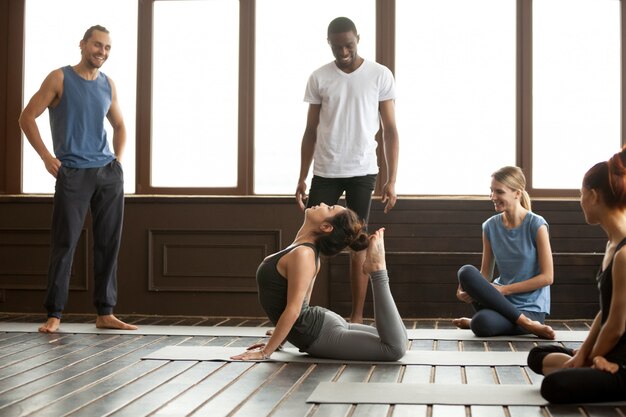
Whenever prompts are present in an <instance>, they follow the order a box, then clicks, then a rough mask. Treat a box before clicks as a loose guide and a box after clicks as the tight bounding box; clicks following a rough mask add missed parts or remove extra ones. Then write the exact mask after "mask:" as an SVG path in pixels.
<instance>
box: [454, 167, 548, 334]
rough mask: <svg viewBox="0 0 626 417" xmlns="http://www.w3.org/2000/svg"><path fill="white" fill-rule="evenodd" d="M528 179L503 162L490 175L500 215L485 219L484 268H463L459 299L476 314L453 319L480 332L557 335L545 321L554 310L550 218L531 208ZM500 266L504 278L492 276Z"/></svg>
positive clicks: (465, 327) (466, 266) (476, 332)
mask: <svg viewBox="0 0 626 417" xmlns="http://www.w3.org/2000/svg"><path fill="white" fill-rule="evenodd" d="M525 188H526V178H525V177H524V173H523V172H522V170H521V169H520V168H518V167H511V166H507V167H503V168H501V169H499V170H498V171H496V172H495V173H493V174H492V176H491V194H490V198H491V201H492V202H493V205H494V208H495V210H496V212H497V213H498V214H496V215H494V216H492V217H491V218H489V219H487V221H485V222H484V223H483V226H482V229H483V256H482V262H481V266H480V270H478V269H477V268H476V267H474V266H472V265H465V266H463V267H461V269H459V272H458V279H459V286H458V289H457V293H456V295H457V298H458V299H459V300H461V301H464V302H466V303H471V304H472V306H473V307H474V310H475V313H474V315H473V316H472V318H471V319H470V318H467V317H462V318H458V319H455V320H453V324H455V325H456V326H457V327H460V328H464V329H472V331H473V332H474V333H475V334H476V335H477V336H483V337H484V336H498V335H515V334H525V333H532V334H535V335H537V336H539V337H542V338H545V339H554V331H553V330H552V328H551V327H550V326H547V325H545V324H543V323H544V320H545V317H546V315H547V314H549V313H550V285H551V284H552V281H553V275H554V273H553V264H552V250H551V248H550V238H549V236H548V223H547V222H546V221H545V220H544V219H543V217H541V216H539V215H537V214H535V213H533V212H532V211H531V204H530V197H529V196H528V193H527V192H526V190H525ZM496 265H497V267H498V272H499V274H500V276H499V277H497V278H496V279H494V280H493V281H492V279H493V273H494V267H495V266H496Z"/></svg>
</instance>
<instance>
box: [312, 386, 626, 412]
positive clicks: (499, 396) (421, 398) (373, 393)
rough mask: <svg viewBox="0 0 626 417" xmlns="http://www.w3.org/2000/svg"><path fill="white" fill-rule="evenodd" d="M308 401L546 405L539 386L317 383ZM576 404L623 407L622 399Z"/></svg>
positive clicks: (624, 402) (334, 402)
mask: <svg viewBox="0 0 626 417" xmlns="http://www.w3.org/2000/svg"><path fill="white" fill-rule="evenodd" d="M307 402H308V403H317V404H325V403H329V404H330V403H333V404H443V405H502V406H507V405H535V406H546V405H548V402H547V401H546V400H544V399H543V397H541V394H540V392H539V385H526V384H520V385H513V384H507V385H499V384H471V385H469V384H410V383H407V384H403V383H385V382H321V383H320V384H318V386H317V387H316V388H315V390H314V391H313V392H312V393H311V395H310V396H309V398H308V399H307ZM576 405H593V406H612V407H619V406H621V407H623V406H625V405H626V401H612V402H605V403H593V404H585V403H578V404H576Z"/></svg>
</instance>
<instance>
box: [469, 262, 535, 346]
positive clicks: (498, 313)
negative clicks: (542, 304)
mask: <svg viewBox="0 0 626 417" xmlns="http://www.w3.org/2000/svg"><path fill="white" fill-rule="evenodd" d="M458 278H459V284H460V285H461V288H462V289H463V291H465V292H466V293H468V294H469V296H470V297H472V299H473V300H474V302H473V303H472V306H473V307H474V310H475V311H476V313H475V314H474V316H472V322H471V324H470V328H471V329H472V331H473V332H474V334H475V335H476V336H480V337H489V336H499V335H516V334H526V333H528V331H527V330H525V329H523V328H522V327H520V326H518V325H517V324H516V323H515V322H516V321H517V319H519V317H520V315H521V314H522V313H524V315H525V316H526V317H528V318H529V319H531V320H536V321H538V322H540V323H543V322H544V320H545V317H546V315H545V313H538V312H534V311H520V310H518V309H517V308H516V307H515V306H514V305H513V304H511V302H510V301H509V300H507V299H506V297H505V296H503V295H502V294H500V292H499V291H498V290H497V289H495V288H494V287H493V285H491V283H489V282H488V281H487V280H486V279H485V277H483V276H482V275H481V274H480V271H479V270H478V269H477V268H476V267H475V266H473V265H464V266H462V267H461V269H459V272H458Z"/></svg>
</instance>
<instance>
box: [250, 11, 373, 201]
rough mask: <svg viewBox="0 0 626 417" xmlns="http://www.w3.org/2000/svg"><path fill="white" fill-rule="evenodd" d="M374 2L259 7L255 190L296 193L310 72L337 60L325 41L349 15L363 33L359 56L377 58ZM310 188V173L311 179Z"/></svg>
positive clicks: (256, 191)
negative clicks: (330, 28)
mask: <svg viewBox="0 0 626 417" xmlns="http://www.w3.org/2000/svg"><path fill="white" fill-rule="evenodd" d="M375 14H376V5H375V2H374V0H319V1H316V2H315V7H302V5H301V4H300V3H299V2H298V1H293V0H263V1H259V2H257V5H256V51H255V52H256V62H255V79H256V96H255V102H256V105H255V134H254V178H255V183H254V191H255V193H256V194H293V193H294V192H295V190H296V183H297V181H298V175H299V174H300V144H301V142H302V134H303V133H304V127H305V124H306V114H307V109H308V105H307V104H306V103H304V101H303V99H304V90H305V87H306V83H307V80H308V78H309V75H311V73H312V72H313V71H314V70H315V69H317V68H319V67H321V66H322V65H324V64H326V63H328V62H331V61H333V60H334V57H333V55H332V52H331V50H330V47H329V46H328V43H327V42H326V32H327V28H328V24H329V23H330V21H331V20H332V19H334V18H335V17H338V16H348V17H350V19H351V20H352V21H354V24H355V25H356V27H357V30H358V32H359V34H360V42H359V45H358V50H359V55H361V56H362V57H364V58H366V59H370V60H376V56H375V46H376V16H375ZM307 184H308V185H310V175H309V180H308V183H307Z"/></svg>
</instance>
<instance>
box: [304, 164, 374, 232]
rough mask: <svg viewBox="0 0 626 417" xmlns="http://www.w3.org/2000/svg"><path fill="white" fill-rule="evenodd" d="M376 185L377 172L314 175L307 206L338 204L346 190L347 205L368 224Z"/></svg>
mask: <svg viewBox="0 0 626 417" xmlns="http://www.w3.org/2000/svg"><path fill="white" fill-rule="evenodd" d="M375 185H376V174H372V175H364V176H362V177H350V178H324V177H319V176H317V175H314V176H313V179H312V180H311V188H310V190H309V199H308V201H307V207H312V206H316V205H318V204H320V203H325V204H328V205H333V204H337V201H339V197H341V195H342V194H343V193H344V191H345V193H346V205H347V206H348V208H349V209H351V210H353V211H354V212H355V213H356V214H357V215H358V216H359V218H360V219H362V220H363V221H364V222H365V224H367V221H368V219H369V215H370V206H371V205H372V192H373V191H374V186H375Z"/></svg>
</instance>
